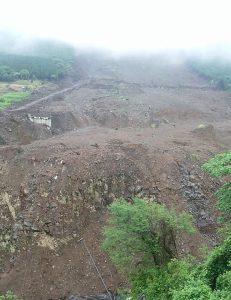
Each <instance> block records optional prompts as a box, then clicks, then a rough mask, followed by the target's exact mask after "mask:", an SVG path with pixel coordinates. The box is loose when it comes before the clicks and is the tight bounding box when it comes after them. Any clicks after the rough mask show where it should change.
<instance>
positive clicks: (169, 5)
mask: <svg viewBox="0 0 231 300" xmlns="http://www.w3.org/2000/svg"><path fill="white" fill-rule="evenodd" d="M0 4H1V6H0V7H1V17H0V31H1V30H6V29H7V30H17V31H19V32H23V33H26V34H29V35H33V36H43V37H44V36H45V37H56V38H60V39H62V40H65V41H69V42H72V43H74V44H75V45H77V46H83V47H97V48H105V49H112V50H114V51H128V50H133V51H134V50H148V51H149V50H163V49H192V48H193V49H194V48H195V49H198V48H204V47H207V46H211V45H212V46H214V45H215V46H216V45H221V44H231V35H230V28H231V17H230V14H231V1H228V0H226V1H225V0H219V1H217V0H159V1H158V0H152V1H151V0H140V1H138V0H137V1H136V0H20V1H19V0H14V1H13V0H0Z"/></svg>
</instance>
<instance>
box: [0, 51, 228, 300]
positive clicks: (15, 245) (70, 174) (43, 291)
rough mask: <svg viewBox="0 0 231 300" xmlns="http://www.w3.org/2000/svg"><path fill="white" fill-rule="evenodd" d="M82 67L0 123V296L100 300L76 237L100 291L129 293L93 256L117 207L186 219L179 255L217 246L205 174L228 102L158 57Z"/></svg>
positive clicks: (221, 144) (218, 145) (87, 59)
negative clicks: (133, 204) (157, 206)
mask: <svg viewBox="0 0 231 300" xmlns="http://www.w3.org/2000/svg"><path fill="white" fill-rule="evenodd" d="M78 61H79V64H78V66H77V68H79V74H81V77H79V82H77V85H76V86H74V87H72V88H71V89H69V90H65V92H64V93H59V94H53V95H52V97H47V98H45V99H43V100H42V101H37V100H39V99H40V98H42V97H45V96H47V95H46V93H47V92H46V91H44V94H42V95H41V97H39V96H37V98H34V99H32V100H31V101H34V100H36V101H37V102H33V104H30V105H26V106H22V107H20V109H18V110H16V109H14V111H5V112H2V113H1V115H0V124H1V126H0V174H1V181H0V197H1V198H0V229H1V233H0V255H1V256H0V272H1V273H0V291H6V290H9V289H11V290H13V291H14V292H15V293H17V294H18V295H20V296H22V297H23V299H25V300H29V299H30V300H31V299H43V300H46V299H59V298H62V297H65V296H69V295H88V294H97V293H101V292H103V291H104V287H103V285H102V282H101V281H100V279H99V277H98V276H97V273H96V270H95V268H94V266H93V264H92V261H91V260H90V257H89V255H88V254H87V252H86V250H84V247H83V243H82V242H81V241H80V239H81V238H84V241H85V243H86V245H87V246H88V247H89V249H90V251H91V254H92V255H93V257H94V259H95V261H96V264H97V266H98V268H99V270H100V272H101V273H102V277H103V279H104V280H105V282H106V285H107V286H108V287H109V288H110V289H112V290H114V289H116V288H118V287H121V286H126V284H127V283H126V278H123V277H122V276H121V275H120V274H118V272H117V271H116V269H115V267H114V266H113V265H112V263H111V262H110V259H109V258H108V256H107V255H106V254H105V253H104V252H103V251H102V250H101V247H100V243H101V241H102V228H103V226H104V224H105V222H106V219H107V205H108V204H110V203H111V202H112V201H113V200H114V199H116V198H118V197H126V198H131V197H133V196H140V197H148V198H151V199H153V200H156V201H159V202H162V203H165V204H166V205H167V206H168V207H170V208H175V209H176V210H177V211H179V212H180V211H188V212H190V213H191V214H192V216H193V218H194V223H195V226H196V227H197V232H196V233H195V234H194V235H192V236H181V237H179V239H178V241H177V243H178V248H179V255H183V254H185V253H192V254H194V255H196V256H197V257H198V258H199V259H200V251H199V248H200V246H202V245H204V244H206V245H207V246H209V247H213V246H214V245H215V244H216V243H217V237H216V232H215V230H216V228H217V224H216V217H217V212H216V209H215V204H216V199H215V198H214V196H213V193H214V191H215V190H216V189H217V187H218V186H219V181H217V180H214V179H211V178H210V177H209V176H207V175H206V174H204V173H203V172H202V171H201V168H200V167H201V164H202V163H203V162H205V161H206V160H208V159H209V158H210V157H211V156H213V155H214V154H215V153H218V152H222V151H225V150H227V149H229V148H230V146H231V134H230V133H231V127H230V126H231V96H230V94H228V93H226V92H223V91H217V90H214V89H212V88H211V87H210V86H209V84H208V83H207V82H206V81H204V80H203V79H201V78H199V77H197V76H196V74H193V73H191V71H190V70H188V69H187V68H186V67H185V66H184V65H183V64H173V63H170V62H169V61H167V60H166V59H165V58H163V59H162V58H160V57H158V58H149V59H138V58H133V59H132V58H130V59H128V58H126V59H111V58H102V57H100V56H97V57H96V56H94V57H93V56H90V55H88V56H87V55H85V56H84V55H82V56H80V57H79V58H78ZM70 83H71V84H72V82H70ZM71 84H70V85H71ZM66 87H67V86H64V87H63V88H66ZM29 114H30V115H33V116H35V117H36V118H49V119H51V126H45V125H40V124H36V123H32V122H31V121H30V119H29V118H28V115H29ZM198 125H200V126H199V127H198Z"/></svg>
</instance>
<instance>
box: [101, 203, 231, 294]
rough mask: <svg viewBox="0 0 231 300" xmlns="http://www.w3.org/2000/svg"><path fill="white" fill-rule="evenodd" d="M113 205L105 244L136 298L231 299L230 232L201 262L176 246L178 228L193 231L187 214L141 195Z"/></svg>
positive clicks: (105, 234) (180, 230) (179, 230)
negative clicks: (142, 197)
mask: <svg viewBox="0 0 231 300" xmlns="http://www.w3.org/2000/svg"><path fill="white" fill-rule="evenodd" d="M109 210H110V218H109V222H108V225H107V226H106V228H105V230H104V237H105V239H104V242H103V247H104V249H105V250H106V251H107V252H108V254H109V255H110V257H111V258H112V260H113V262H114V263H115V264H116V265H117V266H118V267H119V268H120V270H122V271H123V272H124V273H125V274H126V275H127V277H128V279H129V281H130V287H131V292H130V296H131V297H132V298H133V299H136V298H137V297H138V296H139V295H140V294H141V293H144V294H145V297H146V299H148V300H168V299H169V300H188V299H190V300H198V299H199V300H231V296H230V295H231V294H230V291H231V237H229V238H227V239H226V241H224V242H223V243H222V244H221V245H220V246H219V247H216V248H215V249H214V250H213V251H211V253H210V254H209V255H208V256H207V257H206V258H205V261H204V262H202V263H200V264H198V262H196V260H195V259H192V258H191V259H190V260H189V258H179V257H178V255H177V252H176V247H175V239H176V236H177V234H179V233H180V232H182V231H186V232H192V231H193V227H192V224H191V220H190V218H189V217H188V215H186V214H182V215H179V216H177V215H176V213H175V212H174V211H170V210H168V209H167V208H166V207H165V206H163V205H161V204H158V203H153V202H148V201H145V200H142V199H134V200H133V201H132V203H128V202H126V201H125V200H124V199H120V200H118V201H116V202H114V203H113V204H112V205H111V206H110V208H109Z"/></svg>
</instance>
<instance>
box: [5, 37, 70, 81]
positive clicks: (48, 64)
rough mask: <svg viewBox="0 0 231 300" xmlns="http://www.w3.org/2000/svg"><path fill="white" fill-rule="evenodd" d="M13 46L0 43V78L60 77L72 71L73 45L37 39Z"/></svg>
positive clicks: (9, 79)
mask: <svg viewBox="0 0 231 300" xmlns="http://www.w3.org/2000/svg"><path fill="white" fill-rule="evenodd" d="M1 48H2V49H1ZM13 49H14V47H13V46H11V48H10V47H9V48H8V49H6V47H2V46H0V81H7V82H9V81H14V80H17V79H26V80H28V79H31V80H34V79H36V78H38V79H42V80H44V79H48V80H50V79H60V78H63V77H64V76H65V75H67V73H68V72H69V71H70V70H71V66H72V64H73V62H74V56H75V53H74V49H73V48H72V47H70V46H69V45H67V44H65V43H61V42H56V41H47V40H38V41H33V42H31V43H30V44H28V45H26V46H25V47H24V48H21V49H20V48H19V49H18V48H17V47H16V49H17V52H15V51H14V50H13ZM7 50H8V51H7Z"/></svg>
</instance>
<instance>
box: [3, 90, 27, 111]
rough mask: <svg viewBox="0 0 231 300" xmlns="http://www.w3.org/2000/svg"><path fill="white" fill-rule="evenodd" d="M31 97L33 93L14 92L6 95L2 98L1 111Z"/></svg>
mask: <svg viewBox="0 0 231 300" xmlns="http://www.w3.org/2000/svg"><path fill="white" fill-rule="evenodd" d="M30 95H31V92H29V91H27V92H12V93H6V94H4V95H2V96H0V109H4V108H6V107H8V106H10V105H11V104H13V103H17V102H21V101H24V100H27V99H28V98H29V97H30Z"/></svg>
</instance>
